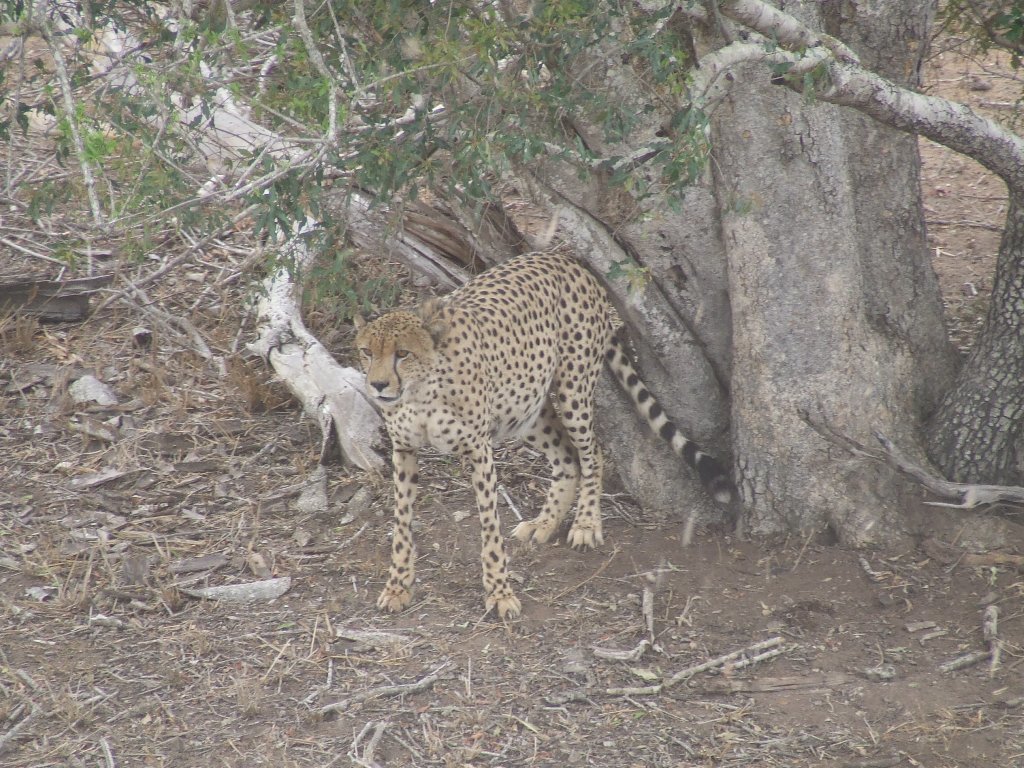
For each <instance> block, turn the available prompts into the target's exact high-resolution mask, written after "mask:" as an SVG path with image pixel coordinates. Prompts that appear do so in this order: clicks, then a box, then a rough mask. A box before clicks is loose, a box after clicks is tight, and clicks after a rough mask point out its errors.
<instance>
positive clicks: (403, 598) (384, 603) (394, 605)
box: [377, 584, 412, 613]
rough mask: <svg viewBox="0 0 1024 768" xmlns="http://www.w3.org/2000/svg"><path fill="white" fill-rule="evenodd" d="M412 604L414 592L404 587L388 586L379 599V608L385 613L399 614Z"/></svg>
mask: <svg viewBox="0 0 1024 768" xmlns="http://www.w3.org/2000/svg"><path fill="white" fill-rule="evenodd" d="M411 602H412V592H410V591H409V590H408V589H406V588H405V587H402V586H392V585H391V584H388V585H387V586H386V587H384V591H383V592H381V593H380V597H378V598H377V607H378V608H380V609H381V610H383V611H389V612H390V613H397V612H398V611H400V610H402V609H403V608H405V607H406V606H407V605H409V603H411Z"/></svg>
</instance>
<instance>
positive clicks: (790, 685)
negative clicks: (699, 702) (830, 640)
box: [693, 672, 850, 694]
mask: <svg viewBox="0 0 1024 768" xmlns="http://www.w3.org/2000/svg"><path fill="white" fill-rule="evenodd" d="M848 682H850V677H849V676H848V675H844V674H842V673H840V672H836V673H826V674H817V675H790V676H786V677H763V678H753V679H751V680H733V679H721V680H709V681H707V682H705V683H701V684H700V685H699V686H694V687H693V690H695V691H697V692H699V693H708V694H714V693H719V694H721V693H776V692H780V691H781V692H785V691H806V690H814V689H818V688H835V687H837V686H840V685H845V684H846V683H848Z"/></svg>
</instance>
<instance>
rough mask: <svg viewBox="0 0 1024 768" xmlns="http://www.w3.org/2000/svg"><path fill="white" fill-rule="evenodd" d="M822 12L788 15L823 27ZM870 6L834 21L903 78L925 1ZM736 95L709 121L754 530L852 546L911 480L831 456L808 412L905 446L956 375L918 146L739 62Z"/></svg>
mask: <svg viewBox="0 0 1024 768" xmlns="http://www.w3.org/2000/svg"><path fill="white" fill-rule="evenodd" d="M819 6H820V4H818V3H811V2H802V3H789V4H787V11H788V12H791V13H794V14H795V15H798V16H800V17H801V19H802V20H803V21H804V23H805V24H808V25H809V26H811V27H812V28H818V29H820V28H821V26H822V21H821V19H820V18H818V16H817V13H818V9H819ZM878 8H879V7H878V6H877V4H876V5H875V9H876V11H877V12H878V14H879V15H878V16H875V17H872V18H870V19H869V21H871V22H872V23H871V24H870V25H868V26H866V27H864V28H860V27H859V26H858V22H859V21H861V19H860V18H859V17H855V18H852V19H840V20H838V21H837V20H836V19H831V23H832V24H833V25H836V24H839V25H843V26H851V27H857V28H858V29H863V31H862V35H863V37H862V41H861V40H858V41H857V42H862V44H863V47H864V48H865V49H868V50H886V51H889V52H890V53H892V54H897V53H901V54H902V56H901V57H900V63H899V64H897V65H896V67H895V68H896V69H898V70H901V71H902V72H903V73H908V77H911V78H912V77H913V76H914V75H915V73H916V72H917V63H918V56H919V54H920V49H921V46H922V45H923V40H924V39H926V38H925V34H926V32H927V30H926V29H925V28H924V27H925V26H926V24H924V23H921V19H920V16H919V14H920V9H915V10H913V11H911V10H908V9H905V8H903V7H901V6H900V5H898V4H894V3H889V4H888V7H887V8H885V9H884V10H882V11H880V10H878ZM883 20H884V21H885V23H879V22H880V21H883ZM911 22H913V23H911ZM908 38H909V39H908ZM911 42H912V43H916V46H913V45H910V44H909V43H911ZM889 66H890V67H892V66H893V64H892V63H890V65H889ZM730 96H731V97H730V99H729V100H728V102H727V103H724V104H722V105H721V106H720V107H719V108H718V110H717V112H716V113H715V114H714V116H713V120H712V129H713V138H712V147H713V158H714V163H713V167H714V169H715V173H716V177H715V184H716V194H717V196H718V199H719V203H720V208H721V211H722V227H723V232H724V238H725V245H726V248H727V258H728V263H729V273H730V282H731V291H730V293H731V296H732V310H733V338H734V349H733V371H732V382H733V384H732V395H733V408H732V412H733V435H734V443H733V448H734V453H735V456H736V470H737V480H738V486H739V489H740V494H741V497H742V500H743V503H744V507H745V515H746V520H747V523H748V527H749V529H750V530H751V531H752V532H754V533H756V534H760V535H771V534H785V533H788V532H792V531H798V530H805V531H806V530H814V529H820V528H822V527H824V526H826V525H827V526H828V527H830V528H831V529H832V530H833V531H834V532H835V533H836V534H837V535H838V536H839V538H840V540H842V541H844V542H845V543H849V544H852V545H866V544H880V543H893V539H894V538H895V537H898V536H899V534H900V533H901V531H902V522H901V518H902V515H901V504H900V501H901V499H900V496H901V490H902V489H903V488H904V487H905V486H904V484H903V482H902V481H900V480H899V479H898V478H896V477H895V476H893V475H892V474H891V473H889V472H887V471H885V470H882V469H880V468H879V467H878V466H877V465H875V464H872V463H870V462H867V461H865V460H862V459H858V458H851V457H849V456H847V455H843V454H842V453H838V452H836V451H835V449H834V448H832V447H831V446H829V444H827V443H826V442H825V441H824V440H823V439H822V438H821V437H819V436H818V434H817V433H816V432H815V431H814V430H812V429H811V428H810V427H809V426H808V425H807V424H806V423H805V422H804V420H803V418H802V414H804V413H806V414H809V415H811V416H813V417H815V418H818V419H824V420H827V421H829V422H830V423H831V424H833V425H834V426H836V427H837V428H839V429H841V430H843V431H844V432H847V433H848V434H852V435H856V436H862V437H863V438H865V439H868V438H869V436H870V434H871V431H872V430H873V429H881V430H882V431H884V432H887V433H888V434H891V435H896V436H898V437H897V439H900V440H909V441H910V444H913V442H914V440H913V438H914V436H915V435H916V428H917V423H916V418H915V415H917V414H920V413H921V412H922V411H924V410H926V409H927V408H928V407H929V406H930V405H933V404H934V401H935V398H936V397H937V394H938V392H940V391H941V389H942V387H943V385H944V383H945V382H947V381H948V380H949V379H950V376H951V372H952V366H951V361H952V357H951V353H950V351H949V347H948V342H947V341H946V340H945V331H944V326H943V324H942V322H941V308H940V306H939V303H938V301H939V294H938V290H937V288H936V285H935V278H934V275H933V274H932V272H931V267H930V265H929V263H928V261H927V252H926V250H925V248H924V235H923V233H924V225H923V221H922V217H921V207H920V198H919V190H918V183H917V175H916V172H917V168H918V159H917V149H916V145H915V144H914V143H913V142H908V141H905V140H902V139H900V138H899V137H896V136H894V134H893V132H891V131H888V130H885V129H882V128H879V127H878V126H874V125H871V124H869V123H867V122H865V121H864V120H863V119H862V118H860V117H858V116H852V117H851V116H850V115H849V114H847V113H845V112H844V111H843V110H841V109H839V108H837V107H834V106H832V105H829V104H823V103H812V102H809V101H808V100H807V99H804V98H802V97H801V96H799V95H796V94H793V93H791V92H789V91H788V90H786V89H782V88H773V87H772V86H771V85H770V84H769V77H768V75H767V74H766V73H765V67H763V66H760V67H756V68H755V67H746V68H744V70H743V71H742V74H741V76H740V77H739V79H738V82H737V83H736V84H735V85H734V86H733V90H732V91H731V94H730Z"/></svg>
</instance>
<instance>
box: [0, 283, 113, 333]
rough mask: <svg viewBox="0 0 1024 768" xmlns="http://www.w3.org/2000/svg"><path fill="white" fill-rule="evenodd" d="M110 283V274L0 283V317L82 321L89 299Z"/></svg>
mask: <svg viewBox="0 0 1024 768" xmlns="http://www.w3.org/2000/svg"><path fill="white" fill-rule="evenodd" d="M112 280H113V275H95V276H93V277H80V278H74V279H70V280H31V279H29V280H15V281H9V282H4V283H0V314H6V313H8V312H18V313H21V314H26V315H31V316H32V317H36V318H39V319H40V320H46V321H51V322H77V321H80V320H84V319H85V318H86V317H88V315H89V299H90V298H91V297H92V296H93V294H95V293H96V292H97V291H99V290H100V289H101V288H103V287H105V286H107V285H110V282H111V281H112Z"/></svg>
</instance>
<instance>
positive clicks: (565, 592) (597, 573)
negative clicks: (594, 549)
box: [548, 544, 620, 605]
mask: <svg viewBox="0 0 1024 768" xmlns="http://www.w3.org/2000/svg"><path fill="white" fill-rule="evenodd" d="M619 551H620V550H619V545H618V544H616V545H615V549H613V550H612V553H611V554H610V555H609V556H608V559H607V560H605V561H604V562H603V563H601V566H600V567H599V568H598V569H597V570H596V571H594V572H593V573H592V574H590V575H589V576H588V577H587V578H585V579H584V580H583V581H581V582H580V583H579V584H577V585H576V586H575V587H569V588H568V589H563V590H562V591H561V592H559V593H558V594H557V595H555V596H554V597H552V598H551V599H550V600H549V601H548V605H550V604H551V603H557V602H558V601H559V600H561V599H562V598H563V597H565V596H566V595H568V594H570V593H572V592H575V591H576V590H577V589H579V588H580V587H582V586H583V585H584V584H586V583H588V582H590V581H593V580H594V579H596V578H597V577H598V576H600V575H601V574H602V573H604V570H605V568H607V567H608V566H609V565H611V564H612V560H614V559H615V556H616V555H617V554H619Z"/></svg>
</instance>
